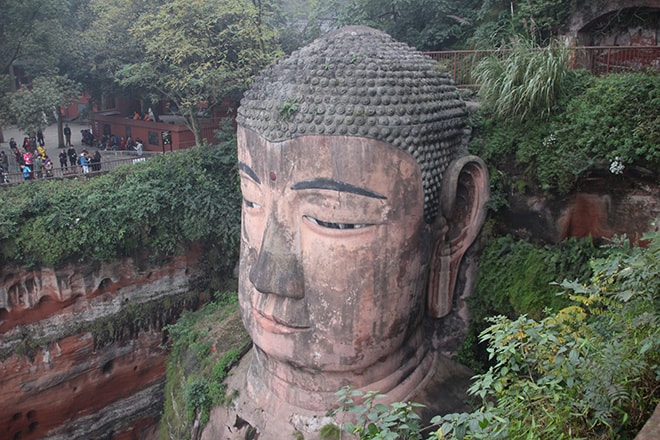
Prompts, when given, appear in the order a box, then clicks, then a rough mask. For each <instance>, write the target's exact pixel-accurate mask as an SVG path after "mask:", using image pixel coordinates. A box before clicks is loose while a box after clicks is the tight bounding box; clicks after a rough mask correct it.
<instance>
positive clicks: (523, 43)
mask: <svg viewBox="0 0 660 440" xmlns="http://www.w3.org/2000/svg"><path fill="white" fill-rule="evenodd" d="M569 55H570V51H569V49H568V48H567V47H566V46H565V45H562V44H561V43H559V42H556V41H555V42H553V43H551V44H550V45H549V46H547V47H545V48H540V47H537V46H536V45H535V44H534V43H533V42H532V41H530V40H527V39H525V38H521V37H518V38H516V39H515V40H513V42H512V45H511V47H505V48H503V49H502V51H501V52H496V53H495V54H493V55H492V56H489V57H487V58H485V59H483V60H482V61H481V62H480V63H479V64H477V66H476V68H475V71H474V72H473V78H474V79H475V81H476V83H477V84H479V86H480V87H479V95H480V96H481V98H482V99H483V103H484V105H485V106H487V107H488V108H489V110H491V111H492V112H493V115H494V116H495V117H497V118H500V119H503V120H505V119H511V118H513V119H518V120H519V121H524V120H525V119H526V118H527V117H528V116H529V115H534V116H535V117H537V118H539V119H541V120H543V119H544V118H545V117H547V116H549V115H550V114H551V113H552V110H553V108H554V106H555V103H556V102H557V100H558V98H559V92H560V90H561V89H562V86H563V85H564V82H565V81H566V78H567V76H568V75H569V72H570V70H569V67H568V59H569Z"/></svg>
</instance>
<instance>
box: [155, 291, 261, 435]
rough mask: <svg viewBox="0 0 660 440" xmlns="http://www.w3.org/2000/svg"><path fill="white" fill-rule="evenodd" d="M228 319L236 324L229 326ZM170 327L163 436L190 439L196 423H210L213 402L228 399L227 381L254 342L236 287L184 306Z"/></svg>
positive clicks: (230, 322) (217, 402)
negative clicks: (199, 305)
mask: <svg viewBox="0 0 660 440" xmlns="http://www.w3.org/2000/svg"><path fill="white" fill-rule="evenodd" d="M226 323H228V324H227V325H232V326H234V327H231V328H228V329H227V328H225V327H224V325H225V324H226ZM216 327H217V328H216ZM219 328H222V329H223V330H219ZM165 331H166V333H167V335H168V338H169V341H170V353H169V354H168V357H167V381H166V385H165V412H164V414H163V416H162V418H161V430H160V431H161V433H160V434H161V435H160V437H161V438H162V439H177V440H185V439H189V438H191V433H192V432H193V429H194V428H193V427H194V426H197V425H199V426H204V424H206V423H207V422H208V420H209V416H210V412H211V408H212V407H213V406H215V405H219V404H222V403H224V402H225V401H226V400H227V399H228V397H227V396H225V393H226V387H225V384H224V380H225V378H226V376H227V374H228V372H229V370H230V369H231V368H232V367H233V366H234V365H235V364H236V363H237V362H238V361H239V360H240V357H241V353H242V352H243V351H245V350H246V348H247V347H249V344H250V338H249V336H248V335H247V332H246V331H245V330H244V328H243V325H242V322H241V320H240V317H239V315H238V300H237V296H236V293H233V292H231V293H230V292H225V293H216V295H215V298H214V300H213V301H211V302H209V303H208V304H206V305H205V306H203V307H202V308H200V309H199V310H196V311H184V312H183V314H182V316H181V318H180V319H179V320H178V321H177V322H176V323H175V324H171V325H168V326H166V327H165ZM220 331H221V332H222V334H219V333H218V332H220Z"/></svg>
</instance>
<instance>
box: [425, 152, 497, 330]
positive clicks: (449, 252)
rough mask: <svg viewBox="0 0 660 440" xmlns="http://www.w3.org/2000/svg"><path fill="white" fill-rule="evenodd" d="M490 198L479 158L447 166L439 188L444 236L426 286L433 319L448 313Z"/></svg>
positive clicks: (429, 310)
mask: <svg viewBox="0 0 660 440" xmlns="http://www.w3.org/2000/svg"><path fill="white" fill-rule="evenodd" d="M489 197H490V189H489V186H488V169H487V168H486V164H484V162H483V161H482V160H481V159H480V158H478V157H477V156H464V157H461V158H459V159H456V160H454V161H453V162H451V163H450V164H449V166H448V167H447V169H446V170H445V172H444V176H443V179H442V187H441V189H440V207H441V215H442V216H443V217H444V218H445V219H446V221H447V224H446V227H445V229H446V233H445V234H442V235H443V236H444V237H441V238H440V239H439V240H437V242H436V243H435V245H434V246H435V247H434V249H433V255H432V259H431V268H430V270H431V273H430V277H429V286H428V313H429V315H430V316H432V317H434V318H441V317H443V316H446V315H448V314H449V312H450V311H451V307H452V300H453V297H454V288H455V286H456V278H457V276H458V270H459V267H460V263H461V260H462V259H463V255H464V254H465V252H466V251H467V249H468V248H469V247H470V245H471V244H472V243H473V242H474V240H475V239H476V238H477V235H478V234H479V231H480V230H481V227H482V226H483V224H484V221H485V220H486V211H487V209H486V203H487V202H488V199H489Z"/></svg>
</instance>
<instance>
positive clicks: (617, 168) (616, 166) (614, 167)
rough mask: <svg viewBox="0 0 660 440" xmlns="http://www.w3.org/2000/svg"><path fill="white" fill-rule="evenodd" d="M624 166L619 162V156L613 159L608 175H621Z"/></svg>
mask: <svg viewBox="0 0 660 440" xmlns="http://www.w3.org/2000/svg"><path fill="white" fill-rule="evenodd" d="M625 168H626V166H625V165H624V164H623V162H622V161H621V158H620V157H619V156H617V157H615V158H614V160H613V161H612V163H611V164H610V173H612V174H623V170H624V169H625Z"/></svg>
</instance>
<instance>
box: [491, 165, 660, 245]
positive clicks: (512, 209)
mask: <svg viewBox="0 0 660 440" xmlns="http://www.w3.org/2000/svg"><path fill="white" fill-rule="evenodd" d="M615 180H616V181H615ZM509 202H510V206H509V209H507V210H505V211H502V212H501V213H499V214H498V215H497V221H498V225H501V226H500V227H503V228H505V229H506V230H503V231H502V232H504V233H511V234H513V235H515V236H517V237H518V238H533V239H534V240H541V241H545V242H549V243H556V242H558V241H560V240H563V239H565V238H569V237H577V238H584V237H588V236H591V237H593V238H596V239H598V238H605V239H607V238H611V237H612V236H614V235H623V234H626V235H627V236H628V238H629V239H631V240H632V241H637V240H639V239H640V238H641V236H642V234H643V233H644V232H645V231H648V230H649V229H650V227H651V223H652V222H653V221H654V220H655V219H657V218H660V187H659V186H658V185H657V184H654V183H652V182H649V181H644V180H639V179H634V178H630V177H622V178H620V179H615V177H613V176H610V177H597V178H593V179H590V180H588V181H585V182H584V183H583V184H582V185H581V189H580V190H579V191H578V192H576V193H573V194H571V195H569V196H567V197H564V198H561V199H550V198H546V197H542V196H539V195H526V194H517V195H512V196H511V197H510V199H509Z"/></svg>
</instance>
